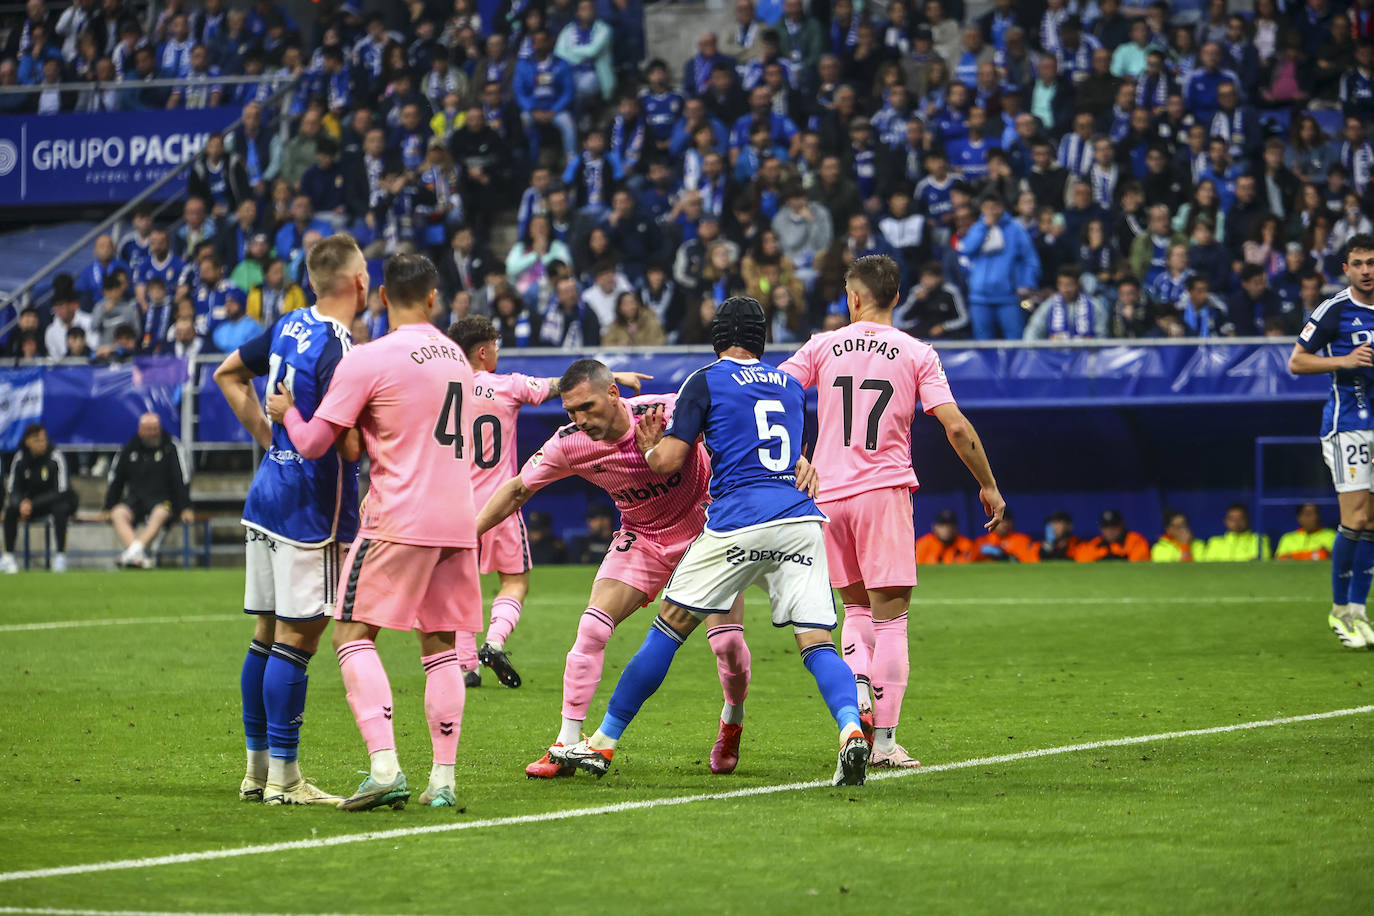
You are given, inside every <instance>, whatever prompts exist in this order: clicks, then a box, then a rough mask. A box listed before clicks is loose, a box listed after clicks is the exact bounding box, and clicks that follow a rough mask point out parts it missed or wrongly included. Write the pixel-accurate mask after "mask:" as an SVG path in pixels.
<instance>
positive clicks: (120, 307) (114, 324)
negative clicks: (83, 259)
mask: <svg viewBox="0 0 1374 916" xmlns="http://www.w3.org/2000/svg"><path fill="white" fill-rule="evenodd" d="M101 293H102V298H101V300H100V302H98V303H96V307H95V311H94V312H93V313H92V314H91V336H90V344H91V349H93V350H95V351H96V354H97V355H99V356H107V355H108V354H109V352H110V351H111V350H112V348H113V345H114V332H115V328H118V327H122V326H124V325H128V326H130V327H135V328H136V327H138V325H139V320H138V306H137V305H135V304H134V302H133V300H131V299H125V298H124V281H122V280H121V279H120V278H119V277H118V276H116V275H114V274H111V275H110V276H108V277H106V278H105V280H104V282H103V283H101Z"/></svg>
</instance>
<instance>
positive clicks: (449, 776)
mask: <svg viewBox="0 0 1374 916" xmlns="http://www.w3.org/2000/svg"><path fill="white" fill-rule="evenodd" d="M445 786H447V787H448V788H450V789H451V788H453V764H451V763H436V764H434V765H432V766H431V767H430V768H429V787H430V788H431V789H442V788H444V787H445Z"/></svg>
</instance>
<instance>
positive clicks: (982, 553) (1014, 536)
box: [973, 510, 1040, 563]
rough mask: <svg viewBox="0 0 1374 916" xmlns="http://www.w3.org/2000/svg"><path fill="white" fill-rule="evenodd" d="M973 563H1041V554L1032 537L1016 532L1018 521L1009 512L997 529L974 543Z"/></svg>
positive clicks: (1003, 516) (1004, 515)
mask: <svg viewBox="0 0 1374 916" xmlns="http://www.w3.org/2000/svg"><path fill="white" fill-rule="evenodd" d="M973 562H975V563H985V562H1001V563H1039V562H1040V554H1039V553H1038V552H1037V551H1036V545H1035V544H1033V543H1031V539H1030V536H1029V535H1027V534H1024V533H1022V532H1020V531H1017V530H1016V521H1015V519H1014V517H1013V516H1012V514H1011V511H1010V510H1007V511H1006V512H1005V513H1003V515H1002V521H1000V522H998V524H997V527H996V528H994V529H993V530H991V531H989V532H988V533H987V534H985V535H983V536H982V537H980V538H978V539H977V540H976V541H974V542H973Z"/></svg>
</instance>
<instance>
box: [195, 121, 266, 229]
mask: <svg viewBox="0 0 1374 916" xmlns="http://www.w3.org/2000/svg"><path fill="white" fill-rule="evenodd" d="M186 193H187V194H189V195H191V196H192V197H199V198H201V199H202V200H205V201H208V202H209V204H210V212H211V214H212V215H214V216H216V217H224V216H227V215H228V214H229V213H232V212H233V211H235V210H237V209H238V206H239V204H240V203H242V202H243V201H245V200H249V199H251V198H252V196H253V189H252V187H251V186H250V185H249V184H248V172H247V170H245V169H244V166H243V162H242V161H241V160H240V159H239V157H238V156H237V155H235V156H229V155H228V154H226V153H225V151H224V137H223V135H222V134H218V133H215V134H211V135H210V137H209V139H208V140H206V141H205V151H204V152H203V153H202V154H201V155H200V156H199V157H198V158H197V159H196V162H195V165H193V166H191V172H190V174H189V175H187V176H186Z"/></svg>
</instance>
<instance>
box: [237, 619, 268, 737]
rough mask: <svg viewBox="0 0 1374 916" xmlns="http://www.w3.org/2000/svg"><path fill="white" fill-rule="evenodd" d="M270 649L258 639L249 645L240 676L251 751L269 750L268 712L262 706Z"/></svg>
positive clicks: (244, 728) (244, 721)
mask: <svg viewBox="0 0 1374 916" xmlns="http://www.w3.org/2000/svg"><path fill="white" fill-rule="evenodd" d="M270 651H271V650H270V649H269V648H268V647H267V645H266V644H264V643H260V642H258V641H257V640H256V639H255V640H253V641H252V642H250V643H249V644H248V654H247V655H245V656H244V657H243V671H242V672H241V673H240V674H239V691H240V692H241V693H242V694H243V737H244V743H245V744H246V745H247V747H248V750H250V751H265V750H267V710H266V709H265V708H264V707H263V704H262V676H263V672H264V671H265V670H266V668H267V657H268V655H269V653H270Z"/></svg>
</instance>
